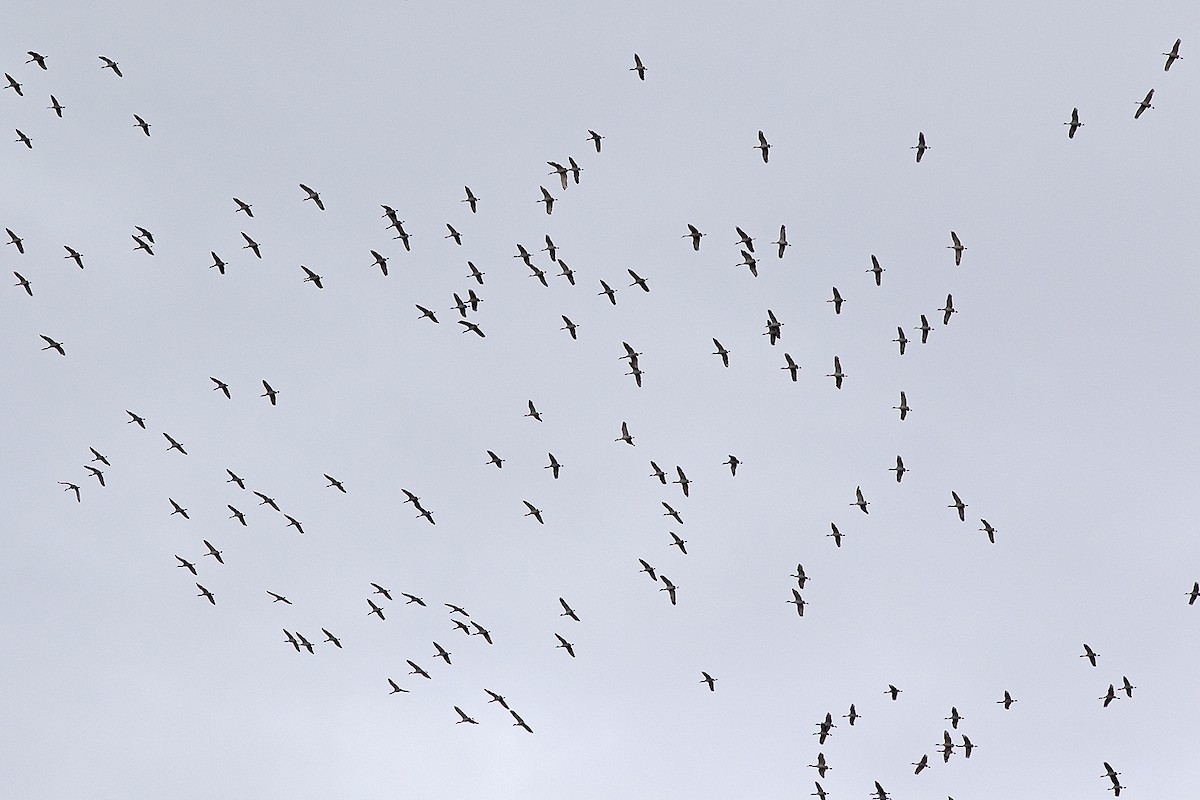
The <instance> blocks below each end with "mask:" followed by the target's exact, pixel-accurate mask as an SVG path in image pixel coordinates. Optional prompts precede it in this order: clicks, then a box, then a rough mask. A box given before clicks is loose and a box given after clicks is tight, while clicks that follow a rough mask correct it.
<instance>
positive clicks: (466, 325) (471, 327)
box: [455, 319, 487, 339]
mask: <svg viewBox="0 0 1200 800" xmlns="http://www.w3.org/2000/svg"><path fill="white" fill-rule="evenodd" d="M455 321H456V322H457V323H458V324H459V325H462V326H463V333H473V334H475V335H476V336H478V337H479V338H480V339H484V338H487V334H486V333H484V332H483V329H482V328H480V327H479V326H478V325H476V324H475V323H474V322H469V321H468V320H465V319H460V320H455Z"/></svg>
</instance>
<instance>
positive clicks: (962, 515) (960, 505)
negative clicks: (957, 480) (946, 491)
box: [946, 492, 967, 522]
mask: <svg viewBox="0 0 1200 800" xmlns="http://www.w3.org/2000/svg"><path fill="white" fill-rule="evenodd" d="M950 496H951V497H953V498H954V502H953V503H951V504H950V505H948V506H946V508H953V509H955V510H956V511H958V521H959V522H966V521H967V517H966V510H967V504H966V503H964V502H963V501H962V498H961V497H959V496H958V492H950Z"/></svg>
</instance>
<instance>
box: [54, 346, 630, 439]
mask: <svg viewBox="0 0 1200 800" xmlns="http://www.w3.org/2000/svg"><path fill="white" fill-rule="evenodd" d="M43 349H45V348H43ZM613 441H614V442H624V443H625V444H627V445H629V446H631V447H632V446H633V437H632V436H631V435H630V434H629V423H627V422H622V423H621V435H620V436H618V437H617V438H616V439H613Z"/></svg>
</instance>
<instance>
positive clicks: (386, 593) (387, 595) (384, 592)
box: [371, 582, 392, 601]
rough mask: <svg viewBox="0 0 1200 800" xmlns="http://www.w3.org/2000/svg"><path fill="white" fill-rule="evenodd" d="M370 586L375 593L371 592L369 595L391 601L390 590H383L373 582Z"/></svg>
mask: <svg viewBox="0 0 1200 800" xmlns="http://www.w3.org/2000/svg"><path fill="white" fill-rule="evenodd" d="M371 586H372V587H373V588H374V589H375V591H373V592H371V594H380V595H383V596H384V597H385V598H387V599H388V600H389V601H390V600H391V599H392V593H391V591H390V590H388V589H385V588H383V587H382V586H380V585H379V584H378V583H374V582H372V583H371Z"/></svg>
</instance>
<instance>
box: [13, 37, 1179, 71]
mask: <svg viewBox="0 0 1200 800" xmlns="http://www.w3.org/2000/svg"><path fill="white" fill-rule="evenodd" d="M1175 49H1177V50H1178V49H1179V43H1178V42H1176V43H1175ZM25 55H27V56H29V60H28V61H26V62H25V63H26V64H37V65H38V66H39V67H41V68H42V69H45V68H46V57H45V56H44V55H42V54H41V53H35V52H34V51H32V50H27V51H26V52H25ZM1176 58H1178V56H1176Z"/></svg>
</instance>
